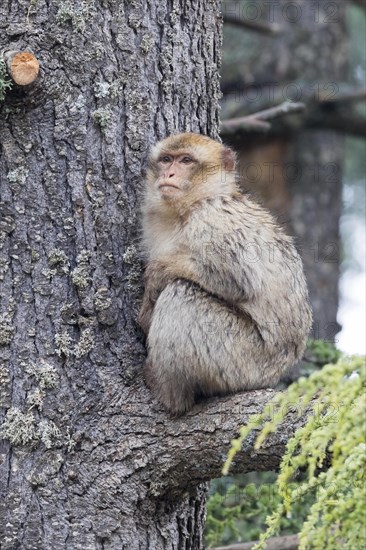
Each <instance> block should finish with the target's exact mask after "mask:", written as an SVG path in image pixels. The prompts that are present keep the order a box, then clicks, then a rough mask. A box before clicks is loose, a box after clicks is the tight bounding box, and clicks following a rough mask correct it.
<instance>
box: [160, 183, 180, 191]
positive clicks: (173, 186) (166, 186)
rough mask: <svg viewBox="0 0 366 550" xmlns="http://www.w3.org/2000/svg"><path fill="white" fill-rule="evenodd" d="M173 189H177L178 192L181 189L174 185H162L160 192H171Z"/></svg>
mask: <svg viewBox="0 0 366 550" xmlns="http://www.w3.org/2000/svg"><path fill="white" fill-rule="evenodd" d="M171 189H176V190H177V191H179V187H177V186H176V185H172V184H171V183H161V184H160V185H159V190H160V191H163V192H164V191H170V190H171Z"/></svg>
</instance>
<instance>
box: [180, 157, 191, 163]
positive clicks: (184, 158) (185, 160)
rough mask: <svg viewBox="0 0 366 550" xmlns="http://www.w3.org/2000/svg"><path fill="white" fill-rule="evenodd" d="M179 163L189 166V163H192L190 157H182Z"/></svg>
mask: <svg viewBox="0 0 366 550" xmlns="http://www.w3.org/2000/svg"><path fill="white" fill-rule="evenodd" d="M181 162H183V164H191V162H193V159H191V157H183V158H182V160H181Z"/></svg>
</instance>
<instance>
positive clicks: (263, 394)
mask: <svg viewBox="0 0 366 550" xmlns="http://www.w3.org/2000/svg"><path fill="white" fill-rule="evenodd" d="M274 395H275V391H274V390H257V391H251V392H242V393H238V394H235V395H232V396H229V397H224V398H222V397H220V398H212V399H210V400H208V401H207V400H206V401H204V402H202V403H201V404H198V405H196V406H195V407H194V409H193V410H192V411H190V412H189V413H188V414H186V415H184V416H183V417H181V418H178V419H171V418H169V416H167V414H166V413H163V412H161V414H159V415H158V416H157V415H156V414H155V415H150V416H152V417H153V420H154V422H153V426H154V427H151V429H152V430H153V432H155V431H156V430H157V431H158V432H159V433H164V439H165V449H166V452H165V453H161V447H159V449H160V450H159V452H158V453H157V455H156V456H155V457H154V462H155V464H156V467H155V468H154V470H153V471H152V472H150V475H152V477H151V478H149V483H150V487H151V488H153V491H154V494H156V495H159V496H162V495H170V496H174V495H180V494H181V493H182V490H184V491H189V490H190V488H194V487H195V486H197V485H198V484H200V483H202V482H204V481H209V480H211V479H215V478H218V477H221V476H222V473H221V472H222V467H223V464H224V461H225V458H226V456H227V453H228V451H229V449H230V446H231V440H232V439H233V438H235V437H237V436H238V432H239V429H240V427H241V426H242V425H243V424H245V423H247V421H248V418H249V417H250V416H251V415H252V414H259V413H260V412H262V410H263V408H264V406H265V405H266V403H267V402H268V401H269V400H270V399H271V398H272V397H273V396H274ZM150 407H151V405H150ZM159 408H160V407H159ZM305 417H306V411H304V414H303V415H301V416H300V417H299V416H297V417H296V413H295V412H290V413H289V414H288V415H287V416H286V417H285V419H284V421H283V424H282V426H281V428H280V430H278V431H277V432H275V433H274V434H272V435H271V436H269V437H268V438H267V440H266V441H265V443H264V444H263V446H262V447H261V448H260V449H259V450H254V448H253V444H254V436H250V438H248V440H247V441H246V442H245V444H244V448H243V449H242V451H240V452H238V453H237V455H236V457H235V459H234V462H233V463H232V467H231V470H230V473H236V472H241V473H243V472H251V471H270V470H275V469H277V468H278V466H279V464H280V462H281V459H282V455H283V453H284V450H285V446H286V443H287V441H288V440H289V438H290V437H291V436H292V434H293V433H294V431H295V429H296V428H297V427H299V426H300V425H301V424H302V423H303V422H304V421H305ZM150 452H152V449H151V448H150Z"/></svg>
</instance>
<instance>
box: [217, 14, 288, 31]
mask: <svg viewBox="0 0 366 550" xmlns="http://www.w3.org/2000/svg"><path fill="white" fill-rule="evenodd" d="M224 23H227V24H228V25H234V26H236V27H240V28H241V29H246V30H249V31H255V32H260V33H263V34H271V35H278V34H282V33H283V32H284V28H283V27H282V26H281V25H279V24H278V23H266V22H264V21H254V20H251V19H240V18H239V17H236V16H235V15H224Z"/></svg>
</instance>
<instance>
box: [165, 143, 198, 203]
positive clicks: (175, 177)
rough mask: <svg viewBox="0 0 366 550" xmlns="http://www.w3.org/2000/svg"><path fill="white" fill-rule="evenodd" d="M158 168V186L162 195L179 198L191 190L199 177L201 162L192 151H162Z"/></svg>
mask: <svg viewBox="0 0 366 550" xmlns="http://www.w3.org/2000/svg"><path fill="white" fill-rule="evenodd" d="M157 168H158V178H157V180H156V187H157V189H158V190H159V192H160V195H161V197H162V198H170V197H176V198H178V197H181V196H183V195H184V194H185V193H187V192H189V190H190V189H191V187H192V185H193V183H194V180H195V179H197V172H198V171H199V162H198V159H196V158H195V157H194V155H193V154H192V153H191V152H190V151H176V152H172V151H166V152H165V151H162V152H161V154H160V156H159V158H158V160H157Z"/></svg>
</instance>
